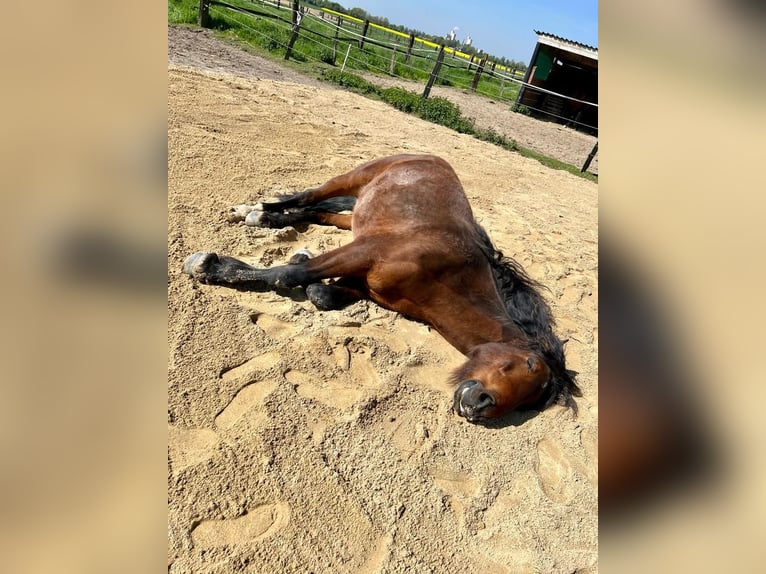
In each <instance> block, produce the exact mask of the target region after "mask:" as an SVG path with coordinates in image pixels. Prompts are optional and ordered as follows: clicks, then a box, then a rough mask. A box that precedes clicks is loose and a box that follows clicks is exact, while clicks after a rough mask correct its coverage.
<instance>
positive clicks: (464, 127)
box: [417, 96, 474, 134]
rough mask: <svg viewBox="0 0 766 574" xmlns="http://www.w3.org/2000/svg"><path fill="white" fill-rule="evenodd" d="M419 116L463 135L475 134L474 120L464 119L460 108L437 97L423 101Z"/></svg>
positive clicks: (419, 108) (418, 112)
mask: <svg viewBox="0 0 766 574" xmlns="http://www.w3.org/2000/svg"><path fill="white" fill-rule="evenodd" d="M417 115H418V116H420V117H421V118H423V119H424V120H428V121H429V122H433V123H435V124H439V125H441V126H446V127H448V128H452V129H453V130H455V131H457V132H460V133H462V134H471V133H473V132H474V127H473V120H471V119H469V118H464V117H463V114H462V113H461V112H460V108H459V107H458V106H456V105H455V104H453V103H452V102H450V101H449V100H448V99H446V98H440V97H438V96H436V97H432V98H427V99H425V100H421V101H420V106H418V110H417Z"/></svg>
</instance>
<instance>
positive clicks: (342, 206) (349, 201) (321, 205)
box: [277, 192, 356, 213]
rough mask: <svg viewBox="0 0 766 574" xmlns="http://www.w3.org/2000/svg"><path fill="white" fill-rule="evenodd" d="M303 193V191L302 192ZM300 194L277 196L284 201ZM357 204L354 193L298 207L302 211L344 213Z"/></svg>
mask: <svg viewBox="0 0 766 574" xmlns="http://www.w3.org/2000/svg"><path fill="white" fill-rule="evenodd" d="M301 193H303V192H301ZM296 195H300V193H293V194H282V195H279V196H277V199H279V200H280V201H284V200H286V199H290V198H292V197H295V196H296ZM355 205H356V197H354V196H352V195H342V196H339V197H331V198H329V199H323V200H322V201H319V202H317V203H314V204H312V205H308V206H306V207H301V208H298V209H300V210H301V211H320V212H324V213H342V212H344V211H353V210H354V206H355Z"/></svg>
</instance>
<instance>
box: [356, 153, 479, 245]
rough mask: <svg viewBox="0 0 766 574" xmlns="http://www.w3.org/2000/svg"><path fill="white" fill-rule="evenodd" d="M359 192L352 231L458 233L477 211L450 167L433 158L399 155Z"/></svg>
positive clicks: (367, 232)
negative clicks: (469, 201) (472, 208)
mask: <svg viewBox="0 0 766 574" xmlns="http://www.w3.org/2000/svg"><path fill="white" fill-rule="evenodd" d="M400 157H401V159H398V160H397V161H395V162H393V163H391V165H389V166H388V167H387V168H386V169H385V170H384V171H382V172H381V173H380V174H378V175H377V176H376V177H375V178H373V179H372V180H371V181H370V182H369V183H368V184H367V185H365V186H364V187H363V188H362V189H361V190H360V191H359V195H358V199H357V202H356V206H355V207H354V212H353V223H352V229H353V232H354V235H355V236H356V237H359V236H362V235H365V234H378V233H398V232H402V233H406V234H408V235H411V234H412V232H413V230H418V232H419V233H423V232H426V230H433V231H434V232H442V233H443V232H445V231H446V232H448V233H455V232H458V231H459V229H466V228H467V226H472V223H473V213H472V211H471V206H470V204H469V203H468V199H467V198H466V196H465V192H464V191H463V186H462V185H461V183H460V180H459V179H458V177H457V174H456V173H455V172H454V170H453V169H452V167H450V165H449V164H448V163H447V162H446V161H444V160H442V159H441V158H438V157H435V156H400Z"/></svg>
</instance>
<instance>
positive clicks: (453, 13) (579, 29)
mask: <svg viewBox="0 0 766 574" xmlns="http://www.w3.org/2000/svg"><path fill="white" fill-rule="evenodd" d="M336 1H337V2H338V3H339V4H341V5H342V6H345V7H346V8H348V9H351V8H354V7H358V8H362V9H363V10H364V11H365V12H367V13H368V14H372V15H375V16H380V17H383V18H388V21H389V22H391V23H393V24H401V25H402V26H407V27H408V28H414V29H417V30H422V31H423V32H426V33H428V34H434V35H440V36H444V35H446V34H447V32H449V31H450V30H451V29H452V28H453V27H455V26H457V27H458V28H460V29H459V30H458V31H457V38H458V39H459V40H464V39H465V37H466V35H470V36H471V38H473V46H474V47H475V48H476V49H480V50H484V51H485V52H488V53H490V54H491V55H493V56H505V57H506V58H510V59H512V60H520V61H522V62H529V59H530V58H531V57H532V50H534V47H535V42H536V41H537V36H536V35H535V33H534V32H533V31H532V30H540V31H542V32H549V33H551V34H556V35H557V36H563V37H564V38H568V39H569V40H575V41H577V42H582V43H584V44H589V45H591V46H598V2H597V0H540V1H536V2H535V1H529V2H521V1H519V0H474V1H472V2H471V1H467V0H463V1H460V0H336Z"/></svg>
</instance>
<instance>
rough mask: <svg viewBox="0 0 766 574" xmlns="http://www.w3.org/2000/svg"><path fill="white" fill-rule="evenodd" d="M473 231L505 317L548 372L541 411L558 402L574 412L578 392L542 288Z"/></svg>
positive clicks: (485, 237)
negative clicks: (543, 362)
mask: <svg viewBox="0 0 766 574" xmlns="http://www.w3.org/2000/svg"><path fill="white" fill-rule="evenodd" d="M476 228H477V231H478V233H479V238H480V242H479V245H480V247H481V250H482V252H483V253H484V255H485V256H486V258H487V260H488V261H489V265H490V268H491V269H492V275H493V277H494V279H495V285H496V286H497V290H498V292H499V293H500V296H501V297H502V299H503V301H504V303H505V308H506V311H507V312H508V315H509V316H510V317H511V319H512V320H513V322H514V323H515V324H516V325H517V326H518V327H519V328H520V329H521V330H522V332H523V333H524V334H525V335H526V336H527V338H528V339H529V347H530V349H531V350H535V351H537V352H539V353H540V354H541V355H542V356H543V358H544V359H545V361H546V363H547V364H548V366H549V368H550V369H551V381H550V383H551V384H549V385H548V392H547V393H546V395H545V397H544V399H543V405H542V406H543V408H546V407H548V406H550V405H551V404H553V403H554V402H559V403H561V404H564V405H566V406H568V407H570V408H572V409H573V410H574V411H575V413H576V412H577V405H576V404H575V402H574V400H573V398H572V397H573V396H575V397H579V396H582V392H581V391H580V388H579V387H578V386H577V383H576V382H575V375H576V373H575V372H574V371H569V370H567V368H566V361H565V357H564V342H563V341H561V339H559V338H558V337H557V336H556V334H555V332H554V328H555V326H556V321H555V320H554V318H553V313H552V312H551V308H550V306H549V305H548V303H547V301H546V300H545V298H544V297H543V296H542V290H543V289H546V287H545V286H544V285H542V284H541V283H539V282H537V281H535V280H534V279H532V278H531V277H529V275H527V273H526V271H524V269H523V268H522V267H521V265H520V264H519V263H518V262H517V261H514V260H513V259H511V258H510V257H505V256H504V255H503V253H502V252H501V251H499V250H498V249H497V248H495V246H494V245H493V244H492V241H491V240H490V238H489V235H487V232H486V231H485V230H484V229H483V228H482V227H481V226H480V225H478V224H477V225H476Z"/></svg>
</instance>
